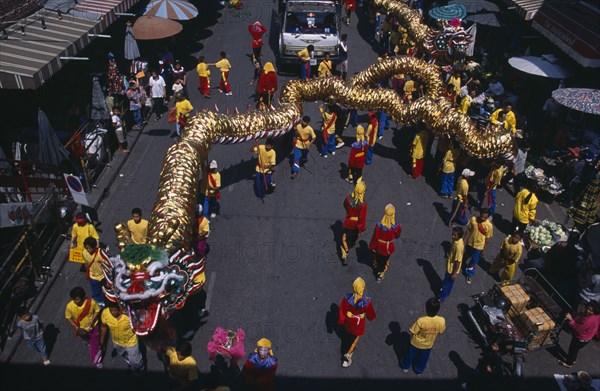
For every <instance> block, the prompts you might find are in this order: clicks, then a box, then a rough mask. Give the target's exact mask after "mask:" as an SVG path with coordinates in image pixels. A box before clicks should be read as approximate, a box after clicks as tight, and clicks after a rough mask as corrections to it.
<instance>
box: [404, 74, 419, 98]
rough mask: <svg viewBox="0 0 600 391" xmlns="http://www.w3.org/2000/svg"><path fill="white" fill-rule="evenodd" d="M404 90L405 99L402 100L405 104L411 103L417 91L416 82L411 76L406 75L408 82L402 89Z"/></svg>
mask: <svg viewBox="0 0 600 391" xmlns="http://www.w3.org/2000/svg"><path fill="white" fill-rule="evenodd" d="M402 89H403V90H404V97H403V98H402V100H403V101H404V103H410V101H411V100H412V99H413V94H414V93H415V92H416V91H417V88H416V87H415V82H414V81H413V80H412V79H411V77H410V76H409V75H406V81H405V82H404V87H402Z"/></svg>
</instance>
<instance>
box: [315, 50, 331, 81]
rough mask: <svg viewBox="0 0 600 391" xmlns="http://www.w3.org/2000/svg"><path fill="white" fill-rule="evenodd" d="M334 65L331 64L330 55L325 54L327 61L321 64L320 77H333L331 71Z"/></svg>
mask: <svg viewBox="0 0 600 391" xmlns="http://www.w3.org/2000/svg"><path fill="white" fill-rule="evenodd" d="M332 67H333V65H332V63H331V59H330V56H329V53H326V54H325V59H324V60H323V61H321V63H320V64H319V69H318V72H319V77H328V76H331V75H332V73H331V69H332Z"/></svg>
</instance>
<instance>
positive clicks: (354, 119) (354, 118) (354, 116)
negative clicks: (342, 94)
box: [350, 110, 358, 128]
mask: <svg viewBox="0 0 600 391" xmlns="http://www.w3.org/2000/svg"><path fill="white" fill-rule="evenodd" d="M350 125H352V126H354V127H355V128H356V127H357V126H358V111H356V110H350Z"/></svg>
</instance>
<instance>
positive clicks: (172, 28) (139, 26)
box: [133, 15, 183, 40]
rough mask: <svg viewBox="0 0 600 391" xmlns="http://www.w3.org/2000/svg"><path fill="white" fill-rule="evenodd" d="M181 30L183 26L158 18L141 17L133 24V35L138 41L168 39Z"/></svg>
mask: <svg viewBox="0 0 600 391" xmlns="http://www.w3.org/2000/svg"><path fill="white" fill-rule="evenodd" d="M181 30H183V26H182V25H181V24H179V23H177V22H174V21H172V20H169V19H165V18H159V17H157V16H149V15H144V16H140V17H139V18H138V19H137V20H136V21H135V23H134V24H133V34H134V35H135V38H136V39H137V40H140V39H141V40H151V39H161V38H168V37H172V36H173V35H175V34H177V33H179V32H180V31H181Z"/></svg>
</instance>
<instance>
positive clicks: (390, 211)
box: [381, 204, 396, 228]
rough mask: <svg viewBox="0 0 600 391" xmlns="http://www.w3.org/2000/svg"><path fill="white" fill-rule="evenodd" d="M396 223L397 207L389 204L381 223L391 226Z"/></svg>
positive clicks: (387, 226)
mask: <svg viewBox="0 0 600 391" xmlns="http://www.w3.org/2000/svg"><path fill="white" fill-rule="evenodd" d="M394 224H396V208H394V205H392V204H387V205H386V206H385V213H384V215H383V218H382V219H381V225H383V226H384V227H386V228H391V227H392V225H394Z"/></svg>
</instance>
